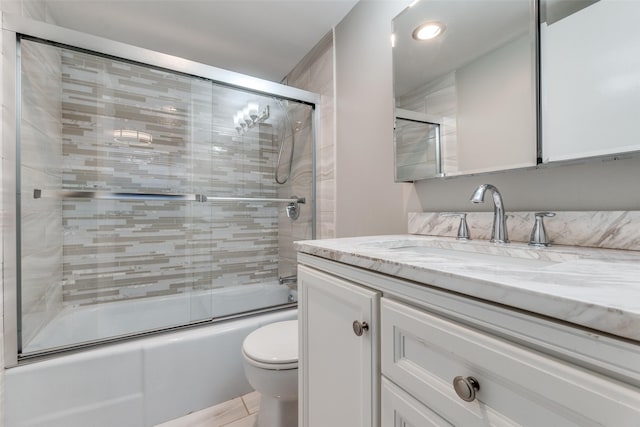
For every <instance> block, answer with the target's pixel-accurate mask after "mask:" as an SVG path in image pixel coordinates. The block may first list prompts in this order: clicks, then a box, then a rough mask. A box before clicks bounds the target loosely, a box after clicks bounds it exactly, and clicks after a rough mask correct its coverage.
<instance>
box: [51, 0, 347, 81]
mask: <svg viewBox="0 0 640 427" xmlns="http://www.w3.org/2000/svg"><path fill="white" fill-rule="evenodd" d="M357 1H358V0H45V3H46V4H47V7H48V10H49V13H50V14H51V16H52V17H53V19H54V20H55V22H56V24H57V25H59V26H62V27H67V28H71V29H74V30H78V31H82V32H85V33H90V34H94V35H98V36H101V37H105V38H108V39H112V40H116V41H120V42H125V43H128V44H131V45H134V46H139V47H144V48H147V49H151V50H155V51H159V52H163V53H167V54H170V55H175V56H179V57H182V58H186V59H190V60H193V61H196V62H201V63H204V64H209V65H213V66H216V67H219V68H224V69H227V70H232V71H236V72H239V73H243V74H248V75H251V76H255V77H260V78H263V79H267V80H271V81H276V82H280V81H282V79H283V78H284V77H285V76H286V75H287V74H288V73H289V72H290V71H291V70H292V69H293V68H294V67H295V66H296V65H297V64H298V62H300V60H301V59H302V58H304V56H305V55H306V54H307V53H308V52H309V51H310V50H311V49H312V48H313V47H314V46H315V45H316V44H317V43H318V42H319V41H320V40H321V39H322V38H323V37H324V36H325V35H326V34H327V33H328V32H329V31H331V29H332V28H333V27H334V26H336V25H337V24H338V23H339V22H340V21H341V20H342V18H344V16H345V15H346V14H347V13H348V12H349V11H350V10H351V8H352V7H353V6H354V5H355V4H356V3H357Z"/></svg>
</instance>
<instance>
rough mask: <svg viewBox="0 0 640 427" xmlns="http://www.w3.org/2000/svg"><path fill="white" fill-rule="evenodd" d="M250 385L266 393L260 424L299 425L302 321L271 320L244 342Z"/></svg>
mask: <svg viewBox="0 0 640 427" xmlns="http://www.w3.org/2000/svg"><path fill="white" fill-rule="evenodd" d="M242 355H243V358H244V371H245V375H246V377H247V381H249V384H251V385H252V386H253V388H254V389H255V390H256V391H258V392H260V394H261V395H262V398H261V401H260V411H259V412H258V423H257V425H256V427H297V426H298V321H297V320H287V321H284V322H276V323H271V324H269V325H266V326H262V327H261V328H258V329H256V330H255V331H253V332H251V333H250V334H249V335H247V337H246V338H245V339H244V342H243V343H242Z"/></svg>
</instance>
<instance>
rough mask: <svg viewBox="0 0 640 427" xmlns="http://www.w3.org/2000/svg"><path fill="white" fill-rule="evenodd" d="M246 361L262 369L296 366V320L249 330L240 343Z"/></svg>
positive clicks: (292, 367) (294, 367)
mask: <svg viewBox="0 0 640 427" xmlns="http://www.w3.org/2000/svg"><path fill="white" fill-rule="evenodd" d="M242 354H243V355H244V357H245V359H246V360H247V362H248V363H250V364H251V365H253V366H256V367H258V368H262V369H274V370H283V369H296V368H297V367H298V321H297V320H287V321H284V322H276V323H271V324H269V325H266V326H263V327H261V328H258V329H256V330H255V331H253V332H251V333H250V334H249V335H248V336H247V337H246V338H245V340H244V342H243V343H242Z"/></svg>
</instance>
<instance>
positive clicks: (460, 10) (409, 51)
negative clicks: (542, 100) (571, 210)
mask: <svg viewBox="0 0 640 427" xmlns="http://www.w3.org/2000/svg"><path fill="white" fill-rule="evenodd" d="M535 15H536V11H535V7H534V1H533V0H484V1H479V0H422V1H420V2H419V3H417V4H415V5H413V6H411V7H409V8H407V9H406V10H405V11H403V12H402V13H401V14H400V15H398V16H397V17H396V18H394V20H393V40H394V47H393V67H394V68H393V70H394V91H395V102H396V108H401V109H406V110H411V111H416V112H420V113H424V114H429V115H434V116H438V117H441V126H440V135H441V149H442V171H441V172H442V173H441V174H440V175H436V176H444V175H446V176H452V175H465V174H472V173H480V172H491V171H496V170H505V169H514V168H521V167H527V166H534V165H535V164H536V160H537V121H536V110H537V76H536V68H537V67H536V61H537V59H536V50H537V49H536V46H537V44H536V34H537V33H536V31H537V30H536V26H537V19H536V17H535ZM427 22H430V23H433V22H437V23H440V24H442V25H441V27H440V33H439V35H437V36H435V37H434V38H432V39H429V40H418V39H416V38H414V37H413V34H414V33H415V32H416V30H417V28H418V27H419V26H420V25H421V24H424V23H427ZM415 179H422V178H418V177H417V178H415Z"/></svg>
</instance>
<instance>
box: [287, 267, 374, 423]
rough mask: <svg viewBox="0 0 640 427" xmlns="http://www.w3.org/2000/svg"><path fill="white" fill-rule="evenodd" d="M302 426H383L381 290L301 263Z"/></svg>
mask: <svg viewBox="0 0 640 427" xmlns="http://www.w3.org/2000/svg"><path fill="white" fill-rule="evenodd" d="M298 292H299V294H298V307H299V318H298V322H299V340H300V341H299V342H300V357H299V365H298V374H299V380H298V389H299V394H300V399H299V417H300V423H299V424H300V426H301V427H302V426H305V427H327V426H331V427H374V426H378V425H379V420H378V415H377V414H378V412H379V397H378V396H379V392H378V390H379V376H380V374H379V372H380V368H379V365H380V364H379V327H378V325H379V321H378V315H379V301H380V292H377V291H373V290H371V289H368V288H366V287H363V286H359V285H356V284H354V283H353V282H349V281H347V280H344V279H341V278H338V277H336V276H333V275H330V274H327V273H324V272H321V271H318V270H315V269H311V268H308V267H305V266H299V267H298Z"/></svg>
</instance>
